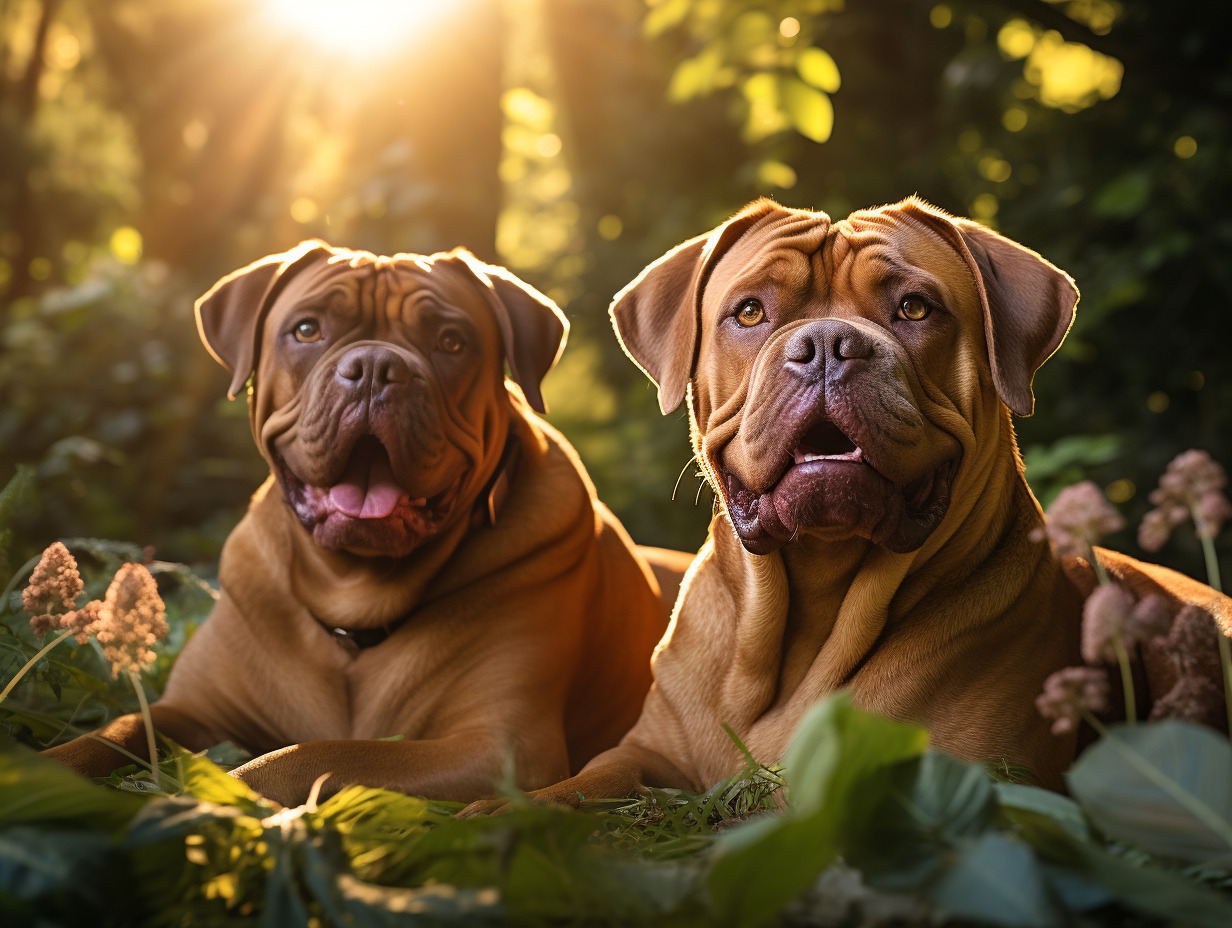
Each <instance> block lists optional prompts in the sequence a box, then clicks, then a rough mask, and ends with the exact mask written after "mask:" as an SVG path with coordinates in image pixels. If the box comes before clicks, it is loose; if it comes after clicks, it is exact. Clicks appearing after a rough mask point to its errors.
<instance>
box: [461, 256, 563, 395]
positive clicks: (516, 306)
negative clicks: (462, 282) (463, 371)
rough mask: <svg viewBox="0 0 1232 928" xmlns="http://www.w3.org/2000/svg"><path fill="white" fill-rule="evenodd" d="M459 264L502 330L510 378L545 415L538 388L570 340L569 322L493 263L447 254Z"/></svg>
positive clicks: (546, 299) (547, 299) (544, 298)
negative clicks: (481, 294) (467, 272)
mask: <svg viewBox="0 0 1232 928" xmlns="http://www.w3.org/2000/svg"><path fill="white" fill-rule="evenodd" d="M446 257H447V258H448V259H450V260H454V261H459V262H461V264H462V265H463V266H464V267H465V268H466V270H468V271H469V272H470V273H471V276H472V277H474V278H475V280H476V281H478V283H479V285H480V287H481V288H482V289H483V291H484V296H485V297H486V298H487V300H488V305H489V306H490V307H491V308H492V314H493V315H494V316H495V317H496V324H497V325H498V326H499V327H500V333H501V339H502V340H503V341H504V343H505V360H507V361H508V362H509V376H510V378H511V379H512V380H513V382H514V383H516V384H517V385H518V386H519V387H521V388H522V394H523V395H524V396H525V397H526V402H528V403H530V406H531V408H532V409H534V410H535V411H536V412H547V404H546V403H544V401H543V393H542V392H541V391H540V389H539V385H540V384H541V383H542V382H543V378H544V377H546V376H547V373H548V371H550V370H551V369H552V367H553V365H555V364H556V359H557V358H559V357H560V353H561V352H562V351H564V350H565V339H566V338H568V336H569V320H567V319H566V318H565V314H564V313H562V312H561V311H560V307H558V306H557V305H556V303H555V302H553V301H552V299H551V298H550V297H547V296H544V295H543V294H542V293H540V292H539V291H538V290H536V289H535V288H534V287H532V286H531V285H530V284H528V283H526V282H525V281H524V280H520V279H519V278H517V277H516V276H514V275H513V274H512V273H510V272H509V271H508V270H506V269H505V268H503V267H499V266H497V265H495V264H487V263H486V262H483V261H480V260H479V259H478V258H476V257H475V256H474V255H473V254H471V253H470V252H469V251H467V250H466V249H465V248H455V249H454V250H453V251H451V252H449V254H448V255H447V256H446Z"/></svg>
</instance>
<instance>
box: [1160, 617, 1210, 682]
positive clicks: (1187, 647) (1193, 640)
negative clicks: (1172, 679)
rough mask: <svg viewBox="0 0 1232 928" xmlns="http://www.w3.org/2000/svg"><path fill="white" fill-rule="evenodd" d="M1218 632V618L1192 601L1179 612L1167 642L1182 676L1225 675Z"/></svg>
mask: <svg viewBox="0 0 1232 928" xmlns="http://www.w3.org/2000/svg"><path fill="white" fill-rule="evenodd" d="M1218 635H1219V631H1218V629H1217V627H1216V626H1215V620H1214V619H1213V618H1212V617H1211V615H1210V613H1209V612H1207V611H1206V610H1205V609H1202V608H1201V607H1199V606H1195V605H1193V604H1192V603H1190V604H1189V605H1186V606H1185V607H1183V608H1182V609H1181V611H1180V612H1178V613H1177V614H1176V619H1175V620H1174V621H1173V623H1172V630H1171V631H1169V632H1168V637H1167V638H1165V639H1164V645H1165V647H1166V648H1167V650H1168V653H1169V654H1171V655H1172V659H1173V660H1174V661H1175V662H1176V667H1177V670H1178V671H1179V672H1180V674H1181V676H1182V677H1205V678H1207V679H1209V680H1219V679H1222V677H1223V667H1222V666H1221V664H1220V662H1219V638H1218Z"/></svg>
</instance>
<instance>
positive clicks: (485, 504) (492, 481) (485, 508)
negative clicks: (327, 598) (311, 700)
mask: <svg viewBox="0 0 1232 928" xmlns="http://www.w3.org/2000/svg"><path fill="white" fill-rule="evenodd" d="M521 455H522V440H521V439H520V438H518V436H517V433H516V432H514V430H513V426H512V425H511V426H510V427H509V436H508V437H507V438H506V439H505V450H504V451H502V452H501V458H500V461H498V462H497V464H496V470H495V471H493V472H492V476H491V477H489V478H488V482H487V483H486V484H484V487H483V489H482V490H481V491H480V492H479V495H478V496H477V497H476V498H475V508H474V510H473V511H472V512H471V519H470V529H469V531H475V530H476V529H478V528H480V527H481V526H483V525H484V523H487V524H488V525H495V524H496V517H497V516H498V515H500V510H501V507H502V506H504V503H505V497H507V496H508V495H509V483H510V481H511V480H512V479H513V475H514V474H515V473H516V472H517V467H518V462H519V460H520V459H521ZM413 614H414V613H413V612H408V613H407V614H406V615H404V616H400V617H399V618H396V619H394V620H393V621H392V622H387V623H385V624H384V625H378V626H377V627H376V628H339V627H338V626H336V625H328V624H326V623H325V622H322V621H321V620H320V619H317V617H316V616H315V615H314V616H313V618H314V619H317V623H318V624H319V625H320V626H321V627H322V628H324V629H325V630H326V631H327V632H329V634H330V637H332V638H333V639H334V641H336V642H338V644H339V645H341V646H342V648H343V649H344V650H346V651H350V652H351V653H358V652H359V651H362V650H364V649H365V648H374V647H376V646H377V645H378V644H380V643H381V642H383V641H384V640H385V639H386V638H388V637H389V636H390V635H392V634H393V633H394V632H396V631H397V630H398V629H399V628H401V627H402V626H403V625H405V624H406V622H407V620H408V619H410V617H411V616H412V615H413Z"/></svg>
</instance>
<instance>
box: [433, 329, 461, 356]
mask: <svg viewBox="0 0 1232 928" xmlns="http://www.w3.org/2000/svg"><path fill="white" fill-rule="evenodd" d="M465 344H466V343H465V342H464V341H463V340H462V336H461V335H460V334H459V333H458V332H455V331H454V330H453V329H446V330H445V331H444V332H442V333H441V334H440V336H439V337H438V338H437V340H436V347H438V348H440V349H441V351H443V352H445V353H446V354H457V353H458V352H459V351H461V350H462V348H463V346H464V345H465Z"/></svg>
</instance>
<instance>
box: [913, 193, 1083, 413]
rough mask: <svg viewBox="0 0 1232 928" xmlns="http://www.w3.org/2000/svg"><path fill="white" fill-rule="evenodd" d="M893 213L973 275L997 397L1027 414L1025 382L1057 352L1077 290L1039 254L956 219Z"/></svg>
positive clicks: (921, 209)
mask: <svg viewBox="0 0 1232 928" xmlns="http://www.w3.org/2000/svg"><path fill="white" fill-rule="evenodd" d="M898 205H899V206H900V207H901V208H903V209H905V210H907V211H908V212H911V213H913V214H915V215H916V216H918V217H920V218H922V219H924V220H925V221H926V222H927V223H928V224H929V225H930V226H931V227H932V228H934V229H936V230H937V231H939V232H940V233H941V234H942V235H943V236H944V237H945V238H946V239H947V240H948V241H949V242H950V244H951V245H953V246H954V248H955V249H956V250H957V251H958V253H959V254H960V255H962V257H963V258H964V259H965V260H966V262H967V264H968V266H969V267H970V268H971V273H972V274H974V275H975V282H976V288H977V289H978V290H979V294H980V305H981V307H982V309H983V311H984V337H985V338H986V339H987V342H988V361H989V364H990V365H991V367H992V381H993V384H994V385H995V386H996V388H997V395H998V396H999V397H1001V401H1002V402H1003V403H1005V405H1006V406H1008V407H1009V408H1010V409H1011V410H1012V411H1013V412H1015V413H1017V414H1018V415H1020V416H1029V415H1031V413H1032V412H1034V411H1035V397H1034V395H1033V394H1032V393H1031V379H1032V378H1033V377H1034V376H1035V372H1036V371H1037V370H1039V369H1040V366H1041V365H1042V364H1043V363H1044V362H1045V361H1047V360H1048V359H1049V358H1050V357H1051V356H1052V354H1053V352H1055V351H1056V350H1057V348H1059V347H1060V346H1061V342H1062V341H1063V340H1064V338H1065V333H1066V332H1068V331H1069V327H1070V326H1071V325H1072V324H1073V322H1074V307H1075V306H1076V305H1077V303H1078V287H1077V286H1075V284H1074V281H1073V278H1071V277H1070V276H1069V275H1068V274H1066V273H1065V272H1064V271H1063V270H1061V269H1060V268H1059V267H1056V266H1055V265H1054V264H1052V263H1050V262H1048V261H1046V260H1045V259H1044V258H1042V257H1040V255H1039V254H1037V253H1036V252H1034V251H1032V250H1031V249H1030V248H1026V247H1025V246H1023V245H1019V244H1018V243H1017V242H1014V241H1011V240H1010V239H1008V238H1006V237H1005V236H1004V235H999V234H997V233H996V232H994V231H992V230H991V229H989V228H987V227H986V226H982V225H980V224H979V223H978V222H972V221H971V220H970V219H956V218H953V217H950V216H947V215H946V214H945V213H944V212H943V211H942V210H939V209H937V208H936V207H934V206H930V205H929V204H927V203H924V202H923V201H921V200H916V199H910V200H906V201H904V202H903V203H901V204H898Z"/></svg>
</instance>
